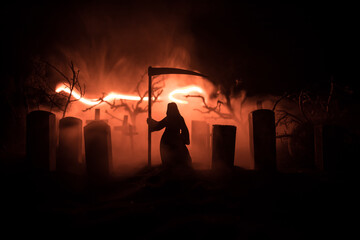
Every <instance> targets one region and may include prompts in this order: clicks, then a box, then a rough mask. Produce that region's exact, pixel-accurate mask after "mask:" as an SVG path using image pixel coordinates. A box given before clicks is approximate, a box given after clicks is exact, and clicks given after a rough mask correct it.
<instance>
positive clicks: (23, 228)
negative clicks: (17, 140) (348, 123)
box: [1, 166, 355, 239]
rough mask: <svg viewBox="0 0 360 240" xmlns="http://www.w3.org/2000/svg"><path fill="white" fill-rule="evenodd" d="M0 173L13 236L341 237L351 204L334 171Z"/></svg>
mask: <svg viewBox="0 0 360 240" xmlns="http://www.w3.org/2000/svg"><path fill="white" fill-rule="evenodd" d="M2 170H4V169H2ZM2 177H3V181H2V183H3V185H4V187H3V189H2V191H3V193H4V194H2V200H3V204H2V206H3V211H2V213H3V214H2V217H3V220H4V221H2V223H1V224H2V228H3V230H5V231H9V232H11V233H12V234H16V235H17V234H23V233H25V234H26V235H30V236H40V235H41V234H45V236H54V235H47V234H48V233H50V234H55V236H57V235H59V234H68V233H69V231H71V232H74V231H75V232H78V233H79V234H81V236H85V235H90V234H94V233H101V234H102V236H103V237H104V236H106V235H109V236H114V237H117V236H119V237H124V236H130V237H131V239H159V238H171V239H174V238H175V239H180V238H182V239H305V238H306V239H308V238H312V237H315V236H317V237H318V239H323V238H327V237H329V236H332V237H333V236H334V235H339V236H341V237H342V238H343V239H344V237H345V235H346V234H348V233H349V232H350V231H351V229H352V228H351V221H353V220H352V219H351V218H350V216H351V215H352V214H353V212H354V209H353V206H354V203H355V198H354V196H353V193H352V192H353V191H354V190H353V189H352V187H351V186H352V184H350V183H351V182H353V180H352V179H351V178H350V175H349V174H338V173H336V174H330V173H321V172H311V173H279V172H277V173H264V172H258V171H254V170H245V169H242V168H237V167H235V168H234V169H231V170H228V171H222V172H218V171H212V170H190V171H181V172H169V171H167V170H164V169H162V168H161V167H160V166H156V167H152V168H143V169H140V170H139V171H137V172H136V173H133V174H131V175H128V176H120V177H113V178H111V179H110V180H109V181H107V182H102V183H100V182H97V183H96V184H94V183H90V182H89V181H88V179H86V178H85V177H82V176H75V175H59V174H57V173H56V172H52V173H49V174H45V175H39V174H34V173H31V172H28V171H26V170H21V171H3V173H2ZM4 213H5V214H4ZM114 234H116V235H114ZM130 237H126V238H130ZM345 238H346V237H345Z"/></svg>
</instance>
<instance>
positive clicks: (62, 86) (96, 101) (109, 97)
mask: <svg viewBox="0 0 360 240" xmlns="http://www.w3.org/2000/svg"><path fill="white" fill-rule="evenodd" d="M55 91H56V92H57V93H60V92H65V93H67V94H70V89H69V87H67V86H66V85H65V84H60V85H58V87H57V88H56V90H55ZM192 92H197V93H199V94H201V93H204V90H203V89H202V88H200V87H198V86H195V85H190V86H187V87H183V88H177V89H175V90H173V91H172V92H170V93H169V95H168V99H169V100H171V101H173V102H176V103H180V104H188V102H187V101H185V100H180V99H177V98H176V97H175V96H174V95H176V94H184V95H185V94H189V93H192ZM71 95H72V96H73V97H74V98H75V99H77V100H78V101H80V102H82V103H84V104H86V105H90V106H93V105H97V104H102V103H101V100H99V99H87V98H84V97H81V96H80V94H79V93H78V92H77V91H75V90H73V91H72V92H71ZM158 99H159V100H161V97H159V98H158ZM112 100H129V101H140V100H141V98H140V97H139V96H135V95H126V94H119V93H115V92H111V93H109V94H108V95H107V96H105V97H104V98H103V101H112ZM148 100H149V98H148V97H144V98H143V101H148Z"/></svg>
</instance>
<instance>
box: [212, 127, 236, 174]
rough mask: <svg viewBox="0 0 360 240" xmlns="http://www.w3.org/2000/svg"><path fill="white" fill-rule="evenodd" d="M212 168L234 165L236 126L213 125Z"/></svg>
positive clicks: (224, 167) (225, 167)
mask: <svg viewBox="0 0 360 240" xmlns="http://www.w3.org/2000/svg"><path fill="white" fill-rule="evenodd" d="M212 136H213V138H212V169H230V168H232V167H233V166H234V156H235V141H236V127H235V126H231V125H213V133H212Z"/></svg>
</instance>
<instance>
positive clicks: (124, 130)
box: [114, 115, 137, 154]
mask: <svg viewBox="0 0 360 240" xmlns="http://www.w3.org/2000/svg"><path fill="white" fill-rule="evenodd" d="M122 121H123V124H122V126H115V127H114V130H115V131H120V132H121V135H122V139H121V141H127V140H126V139H127V137H129V140H130V149H131V153H132V154H134V135H137V133H136V132H135V131H134V127H133V126H132V125H131V124H129V116H128V115H124V119H123V120H122ZM122 146H125V147H126V144H122Z"/></svg>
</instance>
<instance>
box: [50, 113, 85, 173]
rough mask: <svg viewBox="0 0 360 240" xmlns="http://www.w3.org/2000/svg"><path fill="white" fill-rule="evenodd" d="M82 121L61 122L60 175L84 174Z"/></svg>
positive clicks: (58, 167) (57, 165)
mask: <svg viewBox="0 0 360 240" xmlns="http://www.w3.org/2000/svg"><path fill="white" fill-rule="evenodd" d="M83 167H84V164H83V163H82V120H81V119H79V118H75V117H66V118H62V119H61V120H60V121H59V147H58V157H57V162H56V170H57V171H58V172H60V173H71V174H82V173H83V170H84V169H83Z"/></svg>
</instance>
